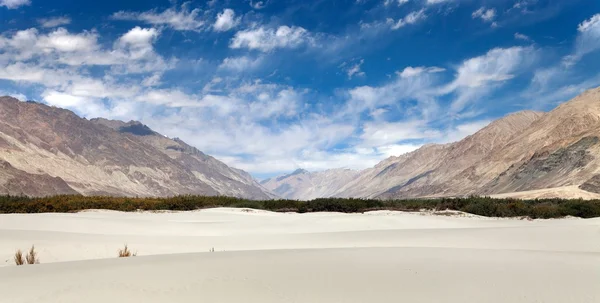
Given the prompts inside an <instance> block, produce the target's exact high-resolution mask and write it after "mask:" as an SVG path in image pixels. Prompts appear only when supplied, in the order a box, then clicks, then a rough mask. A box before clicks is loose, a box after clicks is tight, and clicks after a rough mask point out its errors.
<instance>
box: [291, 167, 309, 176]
mask: <svg viewBox="0 0 600 303" xmlns="http://www.w3.org/2000/svg"><path fill="white" fill-rule="evenodd" d="M300 174H308V171H307V170H306V169H302V168H298V169H297V170H295V171H294V172H292V173H291V174H289V175H290V176H293V175H300Z"/></svg>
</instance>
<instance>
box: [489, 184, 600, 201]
mask: <svg viewBox="0 0 600 303" xmlns="http://www.w3.org/2000/svg"><path fill="white" fill-rule="evenodd" d="M491 197H492V198H497V199H506V198H515V199H553V198H561V199H583V200H594V199H600V194H597V193H593V192H589V191H585V190H583V189H580V188H579V186H578V185H571V186H563V187H553V188H544V189H536V190H528V191H518V192H512V193H506V194H497V195H491Z"/></svg>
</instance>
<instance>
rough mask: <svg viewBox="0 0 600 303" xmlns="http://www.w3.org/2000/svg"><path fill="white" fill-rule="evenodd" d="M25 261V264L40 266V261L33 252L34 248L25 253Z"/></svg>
mask: <svg viewBox="0 0 600 303" xmlns="http://www.w3.org/2000/svg"><path fill="white" fill-rule="evenodd" d="M25 260H27V264H40V259H39V258H38V256H37V252H36V251H35V246H33V245H32V246H31V248H30V249H29V253H27V256H26V257H25Z"/></svg>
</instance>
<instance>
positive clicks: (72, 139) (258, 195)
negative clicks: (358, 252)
mask: <svg viewBox="0 0 600 303" xmlns="http://www.w3.org/2000/svg"><path fill="white" fill-rule="evenodd" d="M0 193H2V194H7V193H8V194H25V195H34V196H40V195H53V194H75V193H80V194H84V195H124V196H172V195H182V194H197V195H227V196H235V197H245V198H252V199H268V198H272V197H273V194H271V193H269V192H268V190H266V189H265V188H264V187H262V186H261V185H260V184H258V183H257V182H256V181H255V180H254V179H253V178H252V177H251V176H250V175H249V174H248V173H246V172H244V171H241V170H238V169H234V168H230V167H228V166H227V165H225V164H224V163H222V162H220V161H218V160H217V159H215V158H213V157H211V156H208V155H206V154H204V153H202V152H201V151H199V150H197V149H196V148H194V147H192V146H190V145H188V144H186V143H185V142H183V141H181V140H179V139H170V138H167V137H165V136H163V135H161V134H159V133H157V132H155V131H153V130H151V129H150V128H148V127H147V126H145V125H143V124H141V123H139V122H135V121H132V122H128V123H125V122H122V121H113V120H106V119H92V120H87V119H84V118H80V117H78V116H77V115H75V114H74V113H73V112H71V111H68V110H65V109H60V108H55V107H50V106H46V105H43V104H40V103H36V102H21V101H19V100H17V99H14V98H10V97H0Z"/></svg>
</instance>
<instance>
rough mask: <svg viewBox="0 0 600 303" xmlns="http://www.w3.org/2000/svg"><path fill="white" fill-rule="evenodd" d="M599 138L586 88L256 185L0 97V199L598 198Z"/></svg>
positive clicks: (146, 134) (134, 126) (141, 140)
mask: <svg viewBox="0 0 600 303" xmlns="http://www.w3.org/2000/svg"><path fill="white" fill-rule="evenodd" d="M599 138H600V88H596V89H592V90H589V91H586V92H585V93H583V94H581V95H580V96H577V97H575V98H574V99H572V100H571V101H568V102H566V103H563V104H561V105H560V106H558V107H557V108H555V109H554V110H552V111H550V112H547V113H543V112H534V111H521V112H517V113H513V114H510V115H508V116H506V117H504V118H501V119H498V120H496V121H494V122H492V123H490V124H489V125H488V126H486V127H484V128H483V129H481V130H480V131H478V132H476V133H475V134H473V135H471V136H468V137H466V138H464V139H462V140H460V141H458V142H454V143H448V144H427V145H424V146H422V147H421V148H419V149H417V150H415V151H413V152H410V153H407V154H404V155H400V156H397V157H390V158H387V159H385V160H383V161H381V162H380V163H379V164H377V165H376V166H374V167H372V168H368V169H364V170H360V171H359V170H351V169H341V168H340V169H331V170H326V171H320V172H308V171H306V170H303V169H298V170H296V171H294V172H293V173H290V174H287V175H283V176H280V177H275V178H270V179H267V180H263V181H262V182H260V183H258V182H257V181H256V180H255V179H254V178H253V177H252V176H251V175H250V174H249V173H247V172H244V171H242V170H239V169H235V168H232V167H229V166H227V165H226V164H224V163H223V162H220V161H218V160H217V159H215V158H213V157H211V156H209V155H206V154H204V153H203V152H201V151H199V150H198V149H196V148H194V147H192V146H190V145H188V144H186V143H185V142H183V141H182V140H180V139H178V138H168V137H166V136H163V135H161V134H159V133H157V132H155V131H153V130H152V129H150V128H149V127H147V126H146V125H144V124H142V123H140V122H136V121H130V122H123V121H117V120H107V119H102V118H97V119H91V120H88V119H85V118H81V117H79V116H77V115H76V114H74V113H73V112H71V111H69V110H65V109H60V108H56V107H51V106H47V105H44V104H41V103H37V102H33V101H27V102H23V101H19V100H17V99H14V98H11V97H0V194H11V195H19V194H23V195H30V196H46V195H56V194H83V195H117V196H174V195H185V194H194V195H213V196H216V195H223V196H234V197H242V198H249V199H272V198H278V197H281V198H287V199H297V200H308V199H314V198H321V197H355V198H376V199H395V198H416V197H418V198H428V197H456V196H467V195H491V196H498V197H519V198H540V197H564V198H577V197H583V198H600V139H599Z"/></svg>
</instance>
